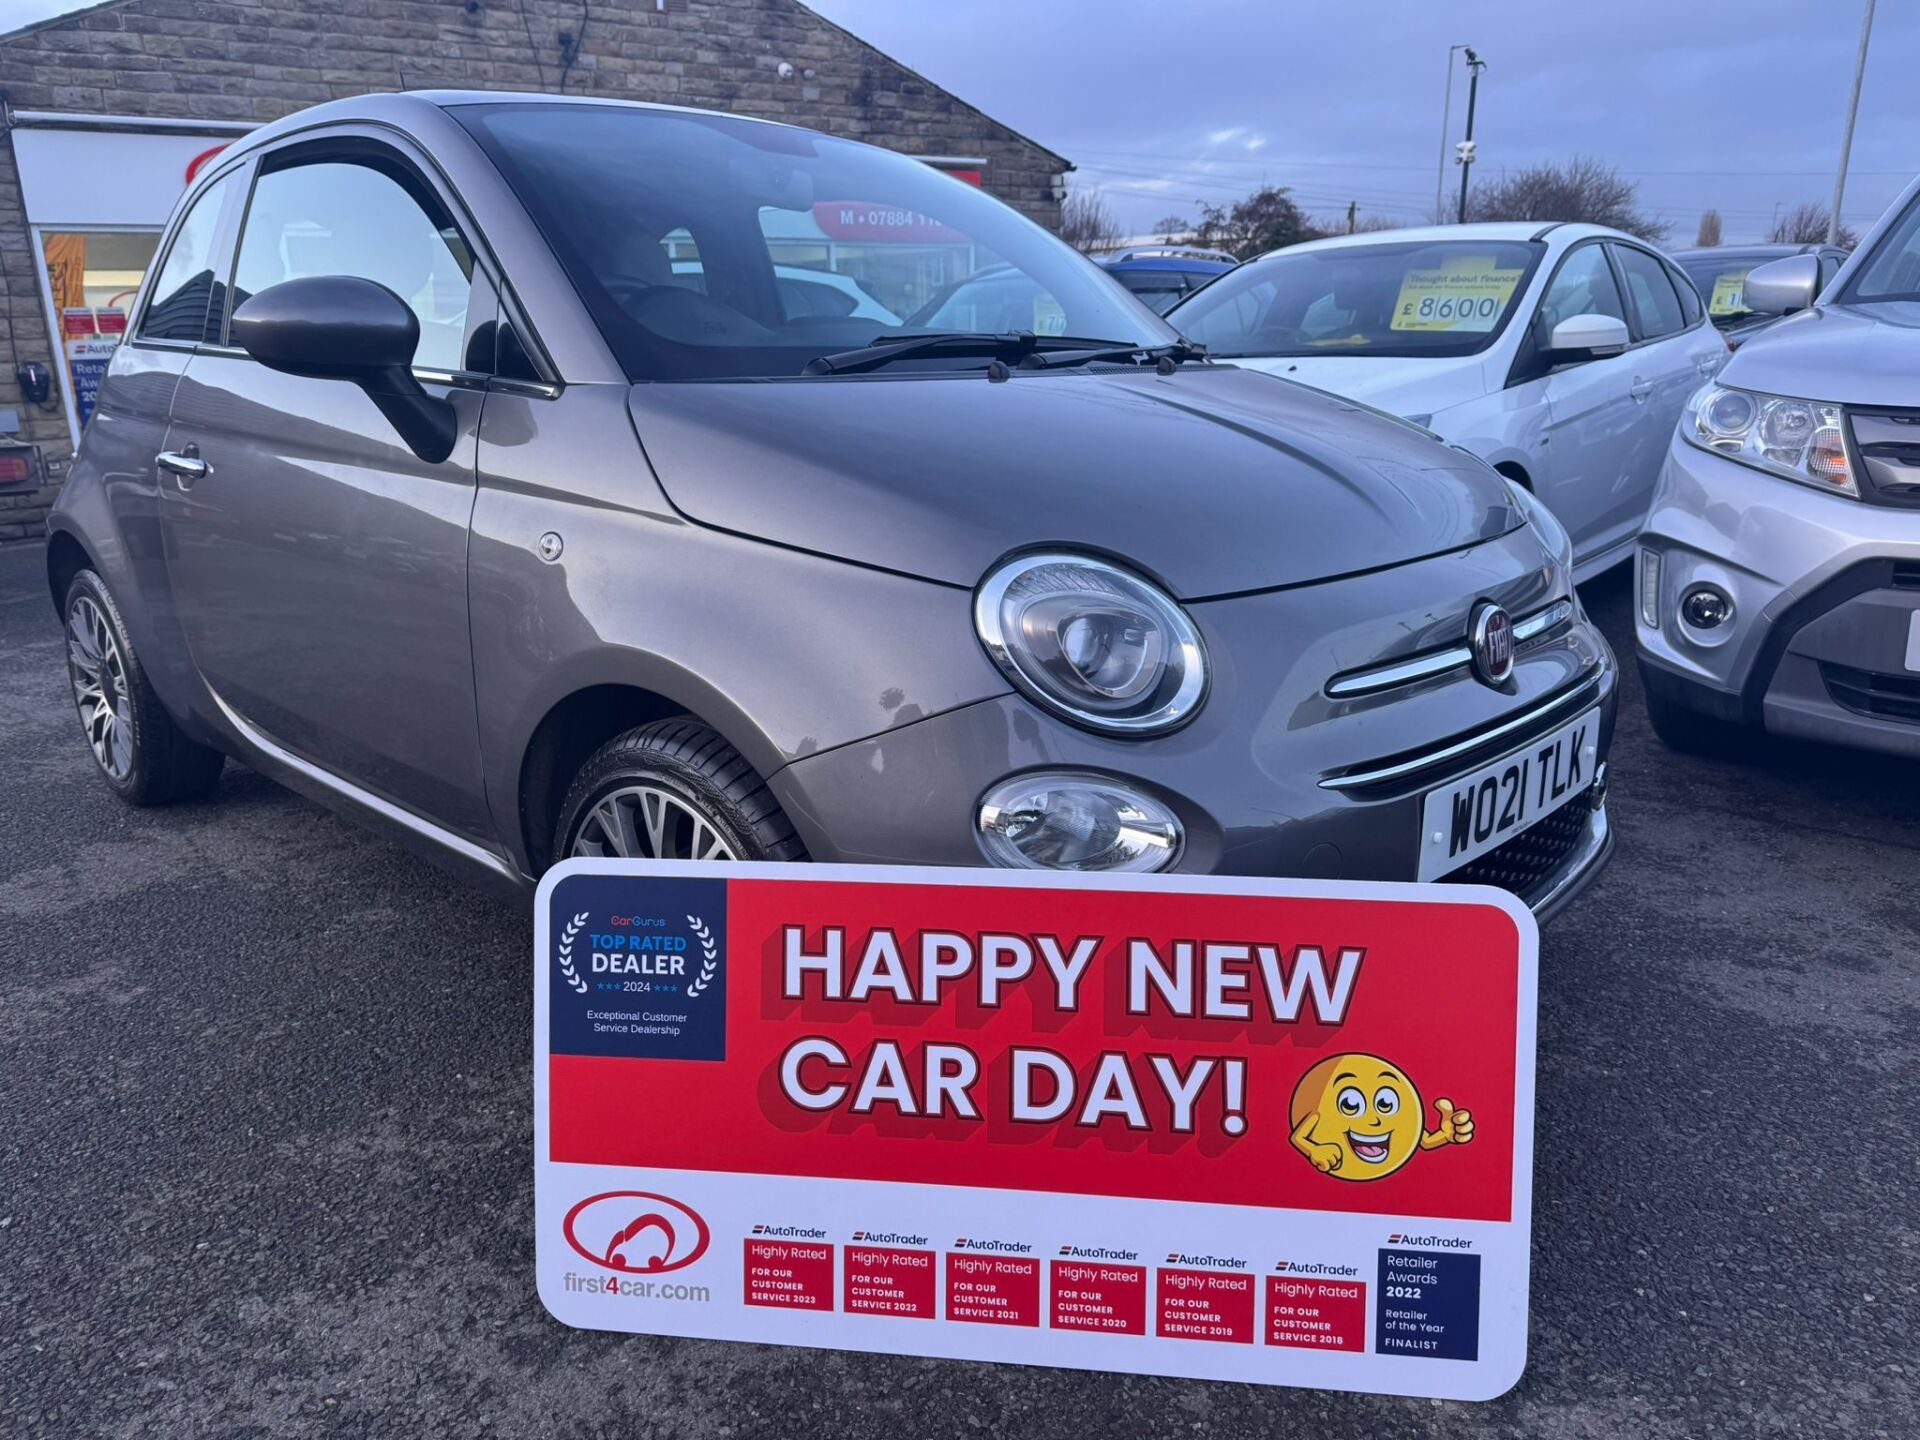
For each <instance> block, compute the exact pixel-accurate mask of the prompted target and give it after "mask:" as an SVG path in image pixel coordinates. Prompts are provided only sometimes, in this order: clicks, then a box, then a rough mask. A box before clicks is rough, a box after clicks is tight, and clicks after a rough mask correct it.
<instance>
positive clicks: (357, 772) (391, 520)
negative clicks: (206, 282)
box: [162, 135, 495, 837]
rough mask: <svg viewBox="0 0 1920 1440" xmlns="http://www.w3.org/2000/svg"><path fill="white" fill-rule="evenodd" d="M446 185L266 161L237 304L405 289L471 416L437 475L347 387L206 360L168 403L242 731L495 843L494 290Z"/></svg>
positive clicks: (362, 148) (223, 701)
mask: <svg viewBox="0 0 1920 1440" xmlns="http://www.w3.org/2000/svg"><path fill="white" fill-rule="evenodd" d="M428 173H429V172H428V170H427V168H426V166H425V165H423V164H422V163H420V162H419V161H418V159H417V158H415V157H413V156H412V155H410V154H409V153H407V152H405V151H403V150H401V149H399V148H397V146H396V145H395V144H394V143H391V142H388V141H384V140H375V139H371V138H368V137H365V136H350V135H337V136H332V137H328V138H324V139H321V140H317V141H313V140H307V141H301V142H295V143H293V144H290V145H287V146H283V147H281V148H279V149H276V150H271V151H268V152H267V153H266V154H265V155H263V156H262V157H261V159H260V161H259V164H258V173H257V174H256V176H255V177H254V180H253V185H252V192H251V195H250V196H249V198H248V201H247V206H246V210H245V213H244V217H243V219H242V222H241V227H242V228H241V232H240V238H239V241H238V244H237V247H236V254H235V261H234V270H233V276H232V281H231V289H232V298H233V308H237V307H238V306H239V305H240V304H241V303H243V302H244V301H245V300H246V299H247V297H248V296H249V295H252V294H257V293H258V292H259V291H261V290H263V289H265V288H266V287H268V286H270V285H274V284H278V283H279V282H281V281H284V280H289V279H294V278H297V277H303V276H313V275H352V276H358V277H361V278H364V279H368V280H373V281H377V282H379V283H380V284H382V285H385V286H386V287H387V288H388V289H389V290H392V291H393V292H394V293H395V294H397V295H398V296H400V297H401V299H402V300H404V301H405V302H406V303H407V305H408V306H409V307H410V308H411V309H412V310H413V312H414V314H415V315H416V316H417V317H418V319H419V321H420V342H419V346H418V349H417V350H416V352H415V357H414V374H415V376H416V377H417V378H418V379H420V380H421V382H422V383H423V384H424V385H425V386H426V388H427V389H428V390H429V392H431V393H433V394H436V395H444V396H446V397H447V398H448V399H450V400H451V401H452V403H453V406H454V409H455V411H456V414H457V438H456V440H455V443H454V447H453V452H452V454H451V455H449V456H448V457H447V458H446V459H445V460H443V461H439V462H438V463H429V462H427V461H425V460H422V459H421V458H420V457H419V456H417V455H416V454H414V453H413V451H411V450H410V449H409V448H408V447H407V446H406V444H405V443H403V442H402V441H401V439H400V437H399V435H398V434H396V433H395V431H394V429H393V427H392V426H391V425H390V424H388V422H387V421H386V420H385V419H384V418H383V417H382V415H381V414H380V412H379V411H378V410H377V409H376V408H375V407H374V404H373V402H372V401H371V400H370V399H368V397H367V396H366V395H365V394H364V393H362V392H361V390H360V389H358V388H357V387H356V386H355V385H353V384H350V383H347V382H345V381H340V380H322V379H312V378H307V377H303V376H295V375H287V374H283V373H279V372H277V371H272V370H269V369H267V368H266V367H264V366H262V365H260V364H258V363H256V362H255V361H254V360H253V359H251V358H250V357H249V356H248V355H247V354H246V353H245V352H244V351H241V350H239V349H237V348H234V347H232V346H231V345H228V344H212V345H203V346H201V347H200V348H199V349H198V350H197V351H196V352H195V354H194V355H193V357H192V359H191V360H190V361H189V362H188V364H187V367H186V370H185V373H184V374H183V376H182V378H181V381H180V384H179V386H178V388H177V390H176V392H175V396H174V404H173V425H172V430H171V432H170V435H169V439H168V446H169V449H170V451H172V452H173V455H172V456H171V458H170V461H169V462H165V463H170V464H172V465H173V466H175V467H177V468H176V469H175V470H173V471H171V472H170V473H171V481H170V484H169V482H168V481H166V480H165V479H163V494H164V497H165V503H164V504H163V506H162V509H163V514H164V519H163V525H164V528H165V532H166V537H167V544H168V552H169V561H170V566H171V569H172V573H173V581H174V589H175V593H176V595H177V597H178V600H179V605H180V612H181V615H182V619H183V623H184V627H185V630H186V635H187V643H188V646H189V649H190V650H191V653H192V656H193V660H194V663H195V666H196V668H197V670H198V671H199V674H200V676H201V677H202V679H203V680H204V682H205V684H206V685H207V687H208V688H209V689H210V690H211V691H212V694H213V699H214V702H215V705H216V707H217V709H218V710H219V711H220V712H221V713H222V714H223V715H224V716H225V718H226V719H227V721H228V722H229V723H230V724H233V725H234V726H235V727H236V728H238V729H239V730H240V731H241V732H242V734H243V735H245V736H246V737H247V738H249V739H250V740H253V741H254V742H255V743H259V744H262V745H263V746H266V747H269V748H270V749H271V748H278V749H281V750H284V751H288V752H291V753H292V754H293V755H294V756H295V757H297V758H298V759H301V760H304V761H306V762H309V763H310V764H311V765H313V766H316V767H318V768H319V769H321V770H323V771H326V772H328V773H329V774H330V775H332V776H333V777H336V778H337V779H341V780H345V781H346V782H348V783H349V784H350V785H351V786H353V787H356V788H358V789H360V790H363V791H369V792H372V793H373V794H374V795H376V796H378V797H380V798H381V799H384V800H386V801H388V802H391V803H394V804H397V805H399V806H401V807H403V808H405V809H407V810H409V811H412V812H414V813H415V814H418V815H421V816H424V817H426V818H428V819H430V820H432V821H434V822H436V823H438V824H440V825H441V826H443V827H447V828H450V829H454V830H457V831H462V832H465V833H467V834H470V835H475V836H481V837H485V836H486V835H488V834H489V832H490V826H489V824H488V814H487V809H486V804H485V800H484V796H483V791H482V786H481V771H480V752H479V739H478V726H477V721H476V717H475V713H474V685H473V664H472V650H471V646H470V644H469V637H468V629H467V536H468V526H469V522H470V520H471V516H472V511H473V502H474V493H475V474H474V460H475V432H476V429H477V426H478V422H479V416H480V406H481V401H482V398H483V391H484V384H485V376H484V375H481V374H476V373H474V372H473V371H470V370H469V369H468V368H467V365H466V343H467V338H468V333H469V331H470V330H474V329H485V330H486V331H487V333H489V334H490V333H491V326H490V325H489V324H488V323H487V322H488V321H490V320H491V318H492V313H491V306H492V301H491V296H492V295H493V294H494V293H495V292H494V290H493V289H492V287H491V286H490V285H489V283H488V282H487V280H486V277H485V275H484V274H483V273H482V272H481V271H479V270H478V269H476V264H475V259H474V253H473V248H472V246H471V245H470V244H469V243H468V241H467V238H466V235H465V233H463V230H462V228H461V225H460V224H459V223H456V221H455V219H454V213H455V212H454V208H453V205H452V203H451V197H450V196H448V195H447V194H446V192H444V191H443V190H441V189H438V188H436V186H435V184H434V183H433V182H431V181H430V180H429V179H428V178H427V175H428ZM221 333H222V334H223V335H225V334H229V333H230V331H222V332H221ZM475 348H476V353H477V351H478V350H479V348H481V347H479V346H476V347H475Z"/></svg>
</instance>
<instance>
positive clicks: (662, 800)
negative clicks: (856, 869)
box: [553, 719, 807, 860]
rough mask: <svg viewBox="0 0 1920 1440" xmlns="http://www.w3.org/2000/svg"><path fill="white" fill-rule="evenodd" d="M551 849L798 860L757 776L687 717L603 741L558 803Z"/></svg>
mask: <svg viewBox="0 0 1920 1440" xmlns="http://www.w3.org/2000/svg"><path fill="white" fill-rule="evenodd" d="M553 854H554V856H555V857H556V858H558V859H566V858H568V857H571V856H576V855H588V856H608V857H612V856H620V857H622V858H627V859H642V860H804V859H806V858H807V852H806V849H805V847H804V846H802V845H801V843H800V839H799V837H798V836H797V835H795V834H794V833H793V826H792V825H790V824H788V823H787V817H786V816H785V815H784V814H783V813H781V810H780V806H779V805H778V804H777V803H776V802H775V800H774V798H773V793H772V792H771V791H770V790H768V789H767V784H766V781H764V780H762V779H761V778H760V777H759V775H757V774H756V773H755V772H754V769H753V767H752V766H751V765H749V764H747V762H746V761H745V760H743V759H742V758H741V757H740V752H739V751H737V750H735V749H734V748H733V747H732V746H731V745H729V744H728V743H727V742H726V741H725V740H723V739H721V738H720V736H719V735H717V734H715V733H714V732H713V731H712V730H711V729H709V728H708V727H707V726H705V725H702V724H700V723H699V722H698V721H696V720H684V719H683V720H658V721H655V722H654V723H653V724H651V725H642V726H640V727H639V728H638V729H635V730H629V731H627V732H626V734H624V735H620V736H617V737H615V738H614V739H612V740H609V741H608V742H607V743H606V744H605V745H602V746H601V747H600V748H599V749H598V750H596V751H595V752H594V753H593V755H592V757H591V758H589V759H588V761H587V763H586V764H585V765H583V766H582V767H581V768H580V773H579V775H578V776H576V777H575V779H574V782H573V786H572V788H571V789H569V790H568V791H567V798H566V801H565V802H564V803H563V804H562V805H561V807H560V824H559V826H558V827H557V828H556V829H555V831H554V838H553Z"/></svg>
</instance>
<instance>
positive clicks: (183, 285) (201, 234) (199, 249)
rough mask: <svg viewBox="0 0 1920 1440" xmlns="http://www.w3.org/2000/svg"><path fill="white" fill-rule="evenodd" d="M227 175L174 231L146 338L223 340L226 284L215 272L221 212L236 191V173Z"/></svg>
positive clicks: (144, 320) (143, 323)
mask: <svg viewBox="0 0 1920 1440" xmlns="http://www.w3.org/2000/svg"><path fill="white" fill-rule="evenodd" d="M238 173H239V172H238V171H235V172H233V173H232V174H228V175H223V176H221V177H220V179H218V180H216V181H214V182H213V184H211V185H209V186H208V187H207V188H206V190H205V191H204V192H202V194H201V196H200V198H199V199H197V200H195V201H194V202H193V208H192V209H190V210H189V211H187V214H186V218H185V219H183V220H182V221H181V222H180V228H179V230H177V231H176V232H174V237H173V245H172V246H171V247H170V248H169V249H168V251H167V259H166V263H165V264H163V265H162V266H161V267H160V274H159V275H158V276H157V277H156V278H155V280H154V282H153V293H152V294H151V295H150V296H149V297H148V299H147V309H146V313H145V314H144V315H142V316H141V317H140V327H139V329H138V331H137V332H136V334H137V336H138V338H140V339H142V340H185V341H190V342H192V343H193V344H196V345H213V344H218V343H219V340H220V321H221V318H222V315H223V312H224V310H225V308H226V306H225V303H224V296H223V294H222V292H223V291H224V289H225V287H224V286H223V285H222V284H221V283H220V281H219V280H218V279H217V278H215V276H214V265H215V264H216V263H217V258H218V257H217V256H216V255H215V254H214V245H215V243H216V242H217V241H218V240H219V238H220V215H221V212H222V211H223V210H224V209H225V207H226V202H227V197H228V196H230V195H231V194H232V193H233V182H234V176H235V175H237V174H238Z"/></svg>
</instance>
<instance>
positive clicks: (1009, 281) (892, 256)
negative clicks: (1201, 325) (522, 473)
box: [451, 103, 1176, 381]
mask: <svg viewBox="0 0 1920 1440" xmlns="http://www.w3.org/2000/svg"><path fill="white" fill-rule="evenodd" d="M451 113H452V114H453V115H454V116H455V117H456V118H458V119H459V120H460V122H461V123H462V124H463V125H465V126H466V128H467V129H468V130H469V131H470V132H471V133H472V134H473V135H474V137H475V138H476V139H477V140H478V141H479V143H480V145H481V147H482V148H483V149H484V150H485V151H486V152H487V154H488V156H489V157H490V158H491V159H492V160H493V162H494V163H495V165H497V166H498V167H499V169H500V171H501V173H502V174H503V175H504V176H505V177H506V179H507V182H508V183H509V184H510V185H512V187H513V188H514V190H515V191H516V193H517V194H518V195H519V196H520V199H521V201H522V202H523V203H524V204H525V205H526V207H527V210H528V212H529V214H530V215H531V216H532V217H533V220H534V223H535V224H536V225H538V226H539V228H540V231H541V233H542V234H543V235H544V236H545V237H546V239H547V242H548V243H549V244H550V245H551V246H552V247H553V251H554V254H555V255H556V256H557V257H558V259H559V260H560V263H561V264H562V266H564V267H565V269H566V271H567V273H568V276H569V278H570V279H571V280H572V281H573V284H574V286H575V288H576V289H577V290H578V291H579V293H580V295H581V298H582V299H583V300H584V301H585V302H586V305H587V307H588V309H589V310H590V311H591V312H592V314H593V317H594V319H595V321H596V323H597V324H598V325H599V326H600V327H601V330H602V333H603V334H604V335H605V337H606V340H607V343H608V345H609V346H610V347H611V348H612V350H613V352H614V354H615V355H616V356H617V357H618V359H619V361H620V363H621V365H622V367H623V368H624V369H625V370H626V372H627V374H628V375H629V376H630V377H631V378H632V379H634V380H636V381H638V380H680V379H720V378H770V377H777V376H790V375H797V374H799V373H801V371H802V370H803V369H804V368H805V367H806V365H807V364H808V362H809V361H812V360H814V359H816V358H817V357H820V356H823V355H828V354H835V353H838V352H843V351H847V350H849V349H853V348H857V347H860V346H866V345H871V344H873V343H875V342H876V341H879V340H884V339H886V338H888V337H892V336H906V335H924V334H933V333H938V332H946V331H956V332H974V331H982V330H987V331H994V332H1007V331H1031V332H1033V333H1034V334H1037V335H1042V336H1049V335H1052V336H1078V337H1087V338H1093V339H1100V340H1108V341H1113V342H1116V343H1119V344H1123V345H1140V346H1143V347H1144V346H1157V345H1164V344H1167V343H1169V342H1171V341H1173V340H1174V339H1175V338H1176V336H1175V335H1174V333H1173V332H1172V331H1171V330H1169V329H1168V328H1167V326H1166V325H1165V323H1164V322H1162V321H1161V320H1159V319H1158V318H1157V317H1155V316H1154V315H1153V313H1152V312H1151V311H1149V310H1148V309H1147V308H1146V307H1145V306H1143V305H1141V304H1140V303H1139V302H1138V301H1136V300H1134V299H1133V298H1132V297H1131V296H1129V295H1128V294H1127V292H1126V291H1125V290H1124V289H1122V288H1121V287H1120V286H1119V285H1117V284H1116V283H1114V281H1113V280H1112V279H1111V278H1110V277H1109V276H1108V275H1106V274H1105V273H1104V272H1103V271H1101V270H1100V269H1099V267H1097V266H1096V265H1094V264H1093V263H1092V262H1091V261H1089V260H1087V259H1085V258H1084V257H1083V256H1081V255H1079V254H1078V253H1077V252H1075V251H1074V250H1073V249H1072V248H1071V247H1069V246H1067V245H1066V244H1064V243H1063V242H1061V241H1060V240H1059V238H1058V237H1056V236H1054V235H1052V234H1051V233H1049V232H1048V231H1046V230H1044V229H1042V228H1041V227H1040V226H1038V225H1036V224H1034V223H1033V222H1032V221H1030V220H1027V219H1025V218H1024V217H1022V216H1021V215H1020V214H1018V213H1017V212H1016V211H1014V210H1012V209H1011V208H1009V207H1008V206H1006V205H1004V204H1002V203H1001V202H1000V201H998V200H996V199H994V198H993V197H992V196H990V195H988V194H986V193H984V192H983V191H981V190H980V189H978V188H977V187H975V186H972V185H968V184H967V183H965V182H964V181H961V180H957V179H954V178H953V177H951V176H948V175H944V174H942V173H940V172H939V171H937V170H935V169H933V168H931V167H930V166H927V165H924V164H922V163H921V162H919V161H917V160H912V159H909V158H907V157H905V156H902V155H896V154H893V153H891V152H888V151H885V150H879V149H875V148H873V147H871V146H866V145H859V144H855V143H853V142H851V141H846V140H836V139H833V138H831V137H829V136H825V135H819V134H816V133H814V132H812V131H807V130H797V129H793V128H790V127H788V126H784V125H773V124H768V123H766V122H764V121H757V120H746V119H741V118H738V117H735V116H726V115H706V114H698V113H694V112H690V111H677V110H652V109H642V108H638V107H632V108H629V107H624V106H611V105H566V104H538V103H533V104H528V103H502V104H478V105H465V106H457V107H454V108H453V109H452V111H451ZM800 270H814V271H819V272H822V274H823V280H822V282H821V283H822V284H825V285H834V284H836V283H837V282H836V278H835V277H843V280H842V282H840V283H843V282H844V281H851V282H852V285H853V287H854V288H853V289H851V290H850V291H849V292H848V293H850V294H851V295H852V296H853V297H854V298H855V299H856V300H857V299H859V298H860V297H863V296H864V297H868V298H869V299H870V301H871V302H872V303H866V304H857V305H855V306H854V307H852V308H851V309H850V310H847V309H843V308H842V307H840V306H827V305H812V304H808V305H800V304H796V303H795V301H794V295H793V284H792V282H793V280H794V278H795V276H796V272H797V271H800ZM783 280H784V281H786V282H787V284H786V286H785V289H786V292H787V293H786V294H785V295H783V293H782V284H781V282H782V281H783ZM903 317H904V318H903ZM954 363H955V362H954V361H953V360H952V359H950V358H943V357H941V356H940V355H938V354H930V355H928V356H927V357H926V358H925V359H924V360H921V359H919V358H918V357H916V358H915V359H914V360H913V361H911V362H907V363H903V364H902V365H900V366H899V367H896V368H897V369H911V368H916V367H924V368H929V369H934V368H942V367H949V366H951V365H953V364H954ZM968 363H971V364H974V365H979V364H984V363H985V362H984V361H979V360H975V361H971V362H968ZM890 373H892V372H890Z"/></svg>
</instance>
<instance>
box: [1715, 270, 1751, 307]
mask: <svg viewBox="0 0 1920 1440" xmlns="http://www.w3.org/2000/svg"><path fill="white" fill-rule="evenodd" d="M1746 311H1747V272H1746V271H1745V270H1729V271H1728V272H1727V273H1726V274H1724V275H1722V276H1719V277H1718V278H1717V279H1715V280H1714V282H1713V298H1712V299H1710V300H1708V301H1707V313H1708V314H1709V315H1744V314H1746Z"/></svg>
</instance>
